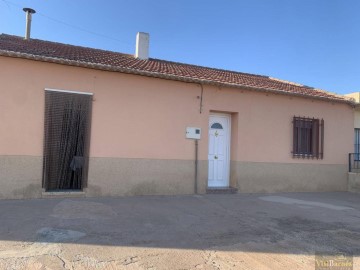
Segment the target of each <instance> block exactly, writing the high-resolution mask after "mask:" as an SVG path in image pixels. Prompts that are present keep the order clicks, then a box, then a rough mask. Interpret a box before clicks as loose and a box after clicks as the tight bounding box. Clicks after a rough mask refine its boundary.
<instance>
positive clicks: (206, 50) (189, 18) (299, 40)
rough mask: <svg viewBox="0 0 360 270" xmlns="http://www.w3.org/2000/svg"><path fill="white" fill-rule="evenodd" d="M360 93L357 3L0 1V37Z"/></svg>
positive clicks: (287, 0) (295, 0) (322, 0)
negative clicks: (28, 32) (146, 43)
mask: <svg viewBox="0 0 360 270" xmlns="http://www.w3.org/2000/svg"><path fill="white" fill-rule="evenodd" d="M22 7H31V8H33V9H35V10H36V11H37V14H35V15H34V16H33V24H32V37H33V38H39V39H45V40H51V41H57V42H62V43H69V44H75V45H81V46H87V47H94V48H101V49H106V50H113V51H118V52H123V53H130V54H133V53H134V48H135V36H136V33H137V32H138V31H142V32H148V33H150V56H151V57H153V58H159V59H165V60H171V61H177V62H183V63H190V64H197V65H202V66H209V67H216V68H223V69H229V70H235V71H241V72H247V73H254V74H261V75H267V76H272V77H276V78H280V79H284V80H289V81H293V82H298V83H302V84H305V85H309V86H313V87H316V88H321V89H325V90H328V91H331V92H336V93H340V94H342V93H349V92H355V91H360V16H359V12H360V1H359V0H216V1H215V0H177V1H175V0H172V1H169V0H152V1H150V0H136V1H134V0H116V1H115V0H108V1H99V0H97V1H95V0H76V1H74V0H0V32H1V33H6V34H13V35H19V36H23V35H24V31H25V29H24V28H25V13H24V12H23V11H22V9H21V8H22Z"/></svg>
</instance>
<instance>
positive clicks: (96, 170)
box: [0, 156, 360, 199]
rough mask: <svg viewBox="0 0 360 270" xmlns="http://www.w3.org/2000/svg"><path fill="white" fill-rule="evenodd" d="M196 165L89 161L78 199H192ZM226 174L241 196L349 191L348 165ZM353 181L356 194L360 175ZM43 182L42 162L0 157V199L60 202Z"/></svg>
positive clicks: (234, 166)
mask: <svg viewBox="0 0 360 270" xmlns="http://www.w3.org/2000/svg"><path fill="white" fill-rule="evenodd" d="M194 166H195V165H194V161H192V160H158V159H124V158H90V164H89V178H88V187H87V188H86V189H84V192H83V193H82V194H81V196H86V197H96V196H132V195H182V194H194V190H195V179H194V173H195V168H194ZM207 174H208V162H207V161H206V160H202V161H199V177H198V193H199V194H204V193H205V192H206V188H207ZM230 174H231V177H230V185H231V186H233V187H236V188H238V190H239V192H242V193H260V192H261V193H263V192H301V191H308V192H312V191H313V192H319V191H346V190H348V173H347V165H320V164H291V163H288V164H281V163H255V162H239V161H232V162H231V173H230ZM351 177H352V178H351ZM351 177H350V176H349V179H350V180H349V181H350V182H351V183H353V182H354V183H355V184H354V185H355V186H357V187H359V190H360V176H356V178H354V179H355V180H356V181H355V180H354V179H353V177H354V176H351ZM41 178H42V157H32V156H0V184H1V188H0V199H26V198H48V197H62V194H61V193H59V194H51V196H48V194H43V190H42V188H41V181H42V180H41ZM71 196H74V195H73V194H71ZM76 196H78V194H77V195H76Z"/></svg>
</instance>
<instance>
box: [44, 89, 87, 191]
mask: <svg viewBox="0 0 360 270" xmlns="http://www.w3.org/2000/svg"><path fill="white" fill-rule="evenodd" d="M47 92H55V93H65V94H76V95H82V96H89V97H90V98H91V103H92V99H93V96H94V93H91V92H82V91H73V90H64V89H54V88H47V87H46V88H44V96H46V93H47ZM44 105H45V109H44V111H45V117H46V105H47V104H46V100H45V104H44ZM45 117H44V119H43V120H44V126H45V122H46V118H45ZM88 117H89V120H88V121H89V122H88V125H89V127H88V132H89V134H88V138H87V140H86V141H87V142H86V141H84V148H86V147H87V154H88V156H87V158H89V157H90V144H91V140H90V136H91V122H92V119H91V118H92V105H91V106H90V111H89V115H88ZM43 140H44V142H43V152H44V154H43V166H42V188H43V189H44V192H49V193H53V192H56V191H57V190H53V189H49V188H48V182H49V181H50V180H49V179H48V177H47V176H46V175H45V170H46V169H45V166H46V165H45V164H46V157H45V149H46V146H45V145H46V143H47V142H46V126H45V127H44V138H43ZM84 168H85V171H83V172H84V174H83V175H82V178H81V188H80V189H63V190H64V191H66V192H83V191H84V188H87V178H88V170H89V161H88V160H87V161H85V165H84Z"/></svg>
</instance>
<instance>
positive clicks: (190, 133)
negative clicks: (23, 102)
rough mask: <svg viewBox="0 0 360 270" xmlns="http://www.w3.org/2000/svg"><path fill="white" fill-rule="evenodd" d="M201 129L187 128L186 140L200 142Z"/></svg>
mask: <svg viewBox="0 0 360 270" xmlns="http://www.w3.org/2000/svg"><path fill="white" fill-rule="evenodd" d="M200 135H201V128H197V127H187V128H186V138H187V139H194V140H200Z"/></svg>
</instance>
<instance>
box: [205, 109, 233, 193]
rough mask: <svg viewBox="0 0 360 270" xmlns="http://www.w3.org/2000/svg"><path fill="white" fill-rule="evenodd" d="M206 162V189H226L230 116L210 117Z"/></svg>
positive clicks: (228, 165) (217, 115) (228, 164)
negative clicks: (207, 162)
mask: <svg viewBox="0 0 360 270" xmlns="http://www.w3.org/2000/svg"><path fill="white" fill-rule="evenodd" d="M208 160H209V174H208V177H209V179H208V187H228V186H229V174H230V173H229V170H230V163H229V160H230V115H225V114H211V115H210V121H209V155H208Z"/></svg>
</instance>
